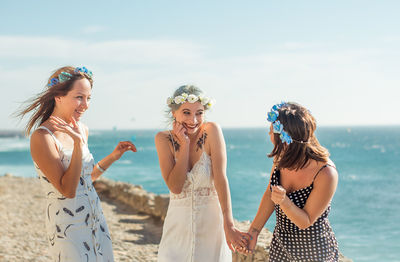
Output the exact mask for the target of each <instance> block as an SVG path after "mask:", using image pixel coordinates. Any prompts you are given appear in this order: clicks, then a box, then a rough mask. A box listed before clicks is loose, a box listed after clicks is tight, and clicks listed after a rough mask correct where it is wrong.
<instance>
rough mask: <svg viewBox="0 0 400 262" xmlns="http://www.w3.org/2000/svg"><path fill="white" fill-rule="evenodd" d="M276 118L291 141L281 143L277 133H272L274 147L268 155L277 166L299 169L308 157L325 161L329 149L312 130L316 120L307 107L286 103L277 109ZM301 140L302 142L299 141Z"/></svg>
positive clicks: (304, 164)
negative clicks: (322, 144)
mask: <svg viewBox="0 0 400 262" xmlns="http://www.w3.org/2000/svg"><path fill="white" fill-rule="evenodd" d="M278 112H279V115H278V118H277V120H279V121H280V122H281V124H283V129H284V130H285V131H286V132H287V133H288V134H289V135H290V136H291V137H292V139H293V142H292V143H290V144H289V145H287V144H286V143H282V140H281V139H280V137H279V134H276V133H275V134H274V142H275V143H274V144H275V145H274V148H273V150H272V152H271V153H270V154H269V155H268V157H273V158H274V163H275V165H276V166H277V168H287V169H289V170H294V169H295V170H299V169H301V168H303V167H305V166H306V165H307V164H308V163H309V160H310V159H313V160H316V161H322V162H327V161H328V158H329V151H328V150H327V149H326V148H325V147H323V146H321V145H320V143H319V141H318V139H317V137H316V136H315V134H314V132H315V130H316V128H317V124H316V120H315V118H314V117H313V116H312V115H311V113H310V111H308V109H307V108H305V107H303V106H301V105H299V104H297V103H292V102H290V103H286V104H285V105H283V106H282V107H281V108H280V109H278ZM301 141H303V143H301Z"/></svg>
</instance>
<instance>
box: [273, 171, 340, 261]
mask: <svg viewBox="0 0 400 262" xmlns="http://www.w3.org/2000/svg"><path fill="white" fill-rule="evenodd" d="M327 166H330V165H328V164H327V165H324V166H323V167H322V168H321V169H320V170H319V171H318V172H317V174H316V175H315V176H314V179H315V177H316V176H317V175H318V174H319V173H320V171H321V170H322V169H323V168H325V167H327ZM280 176H281V174H280V170H279V169H275V170H274V172H273V174H272V176H271V181H270V182H271V185H281V183H280ZM313 186H314V180H313V182H312V183H311V185H309V186H308V187H305V188H302V189H299V190H296V191H293V192H291V193H288V194H287V196H288V197H289V199H290V200H291V201H292V202H293V203H294V204H295V205H296V206H297V207H299V208H303V207H304V206H305V204H306V202H307V199H308V197H309V196H310V193H311V191H312V190H313ZM330 210H331V205H330V204H329V206H328V207H327V209H326V210H325V211H324V213H322V215H321V216H320V217H319V218H318V219H317V220H316V221H315V222H314V224H313V225H311V226H310V227H308V228H306V229H300V228H299V227H297V226H296V225H295V224H294V223H292V221H291V220H290V219H289V218H288V217H287V216H286V215H285V213H283V211H282V210H281V208H280V206H279V205H275V213H276V226H275V230H274V234H273V239H272V242H271V247H270V261H313V262H316V261H338V259H339V252H338V246H337V241H336V238H335V235H334V233H333V231H332V228H331V226H330V223H329V220H328V215H329V212H330Z"/></svg>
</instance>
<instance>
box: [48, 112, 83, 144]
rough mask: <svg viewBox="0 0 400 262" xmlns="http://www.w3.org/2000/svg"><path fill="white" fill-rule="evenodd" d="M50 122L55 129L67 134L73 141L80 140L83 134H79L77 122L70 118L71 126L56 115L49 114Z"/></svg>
mask: <svg viewBox="0 0 400 262" xmlns="http://www.w3.org/2000/svg"><path fill="white" fill-rule="evenodd" d="M50 123H51V124H52V125H53V128H54V129H55V130H57V131H60V132H63V133H66V134H68V135H69V136H70V137H71V138H72V139H73V140H74V142H82V141H83V136H84V134H81V131H80V128H79V126H78V123H77V122H76V120H75V119H74V118H72V126H71V125H69V124H68V123H67V122H65V121H64V120H63V119H61V118H60V117H57V116H50Z"/></svg>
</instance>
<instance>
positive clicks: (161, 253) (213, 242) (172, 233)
mask: <svg viewBox="0 0 400 262" xmlns="http://www.w3.org/2000/svg"><path fill="white" fill-rule="evenodd" d="M158 261H159V262H167V261H168V262H169V261H170V262H217V261H229V262H231V261H232V253H231V251H230V249H229V248H228V245H227V243H226V240H225V233H224V225H223V217H222V211H221V207H220V204H219V201H218V195H217V192H216V190H215V187H214V181H213V175H212V169H211V159H210V157H209V156H208V155H207V153H205V152H204V151H203V152H202V155H201V157H200V159H199V161H198V162H197V163H196V164H195V165H194V166H193V168H192V170H191V171H190V172H188V173H187V177H186V180H185V183H184V186H183V189H182V192H181V193H180V194H173V193H172V192H170V202H169V206H168V211H167V215H166V217H165V221H164V227H163V234H162V238H161V243H160V246H159V250H158Z"/></svg>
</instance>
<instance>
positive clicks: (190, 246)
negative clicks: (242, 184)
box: [155, 86, 247, 262]
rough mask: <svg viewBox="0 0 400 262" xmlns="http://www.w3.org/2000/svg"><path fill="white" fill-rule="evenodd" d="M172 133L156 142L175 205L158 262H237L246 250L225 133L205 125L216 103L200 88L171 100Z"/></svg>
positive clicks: (181, 92)
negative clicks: (238, 251)
mask: <svg viewBox="0 0 400 262" xmlns="http://www.w3.org/2000/svg"><path fill="white" fill-rule="evenodd" d="M167 103H168V106H169V108H170V109H171V111H170V112H171V114H172V117H173V121H174V122H173V130H172V131H162V132H159V133H158V134H157V135H156V137H155V144H156V148H157V153H158V158H159V162H160V169H161V173H162V176H163V178H164V180H165V183H166V184H167V186H168V188H169V190H170V203H169V207H168V212H167V216H166V218H165V221H164V227H163V234H162V238H161V243H160V246H159V250H158V261H159V262H166V261H173V262H181V261H182V262H188V261H207V262H213V261H232V253H231V250H232V251H234V250H235V248H239V247H245V246H246V245H247V240H246V234H244V233H242V232H240V231H238V230H237V229H236V228H235V226H234V224H233V217H232V206H231V197H230V192H229V185H228V179H227V177H226V162H227V161H226V149H225V141H224V137H223V134H222V131H221V128H220V127H219V126H218V125H217V124H216V123H212V122H204V113H205V110H207V109H209V108H210V107H211V105H212V103H213V101H212V100H210V99H209V98H207V97H205V96H203V93H202V91H201V90H200V89H199V88H197V87H195V86H181V87H180V88H178V89H177V90H176V91H175V93H174V96H173V97H172V98H169V99H168V101H167Z"/></svg>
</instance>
